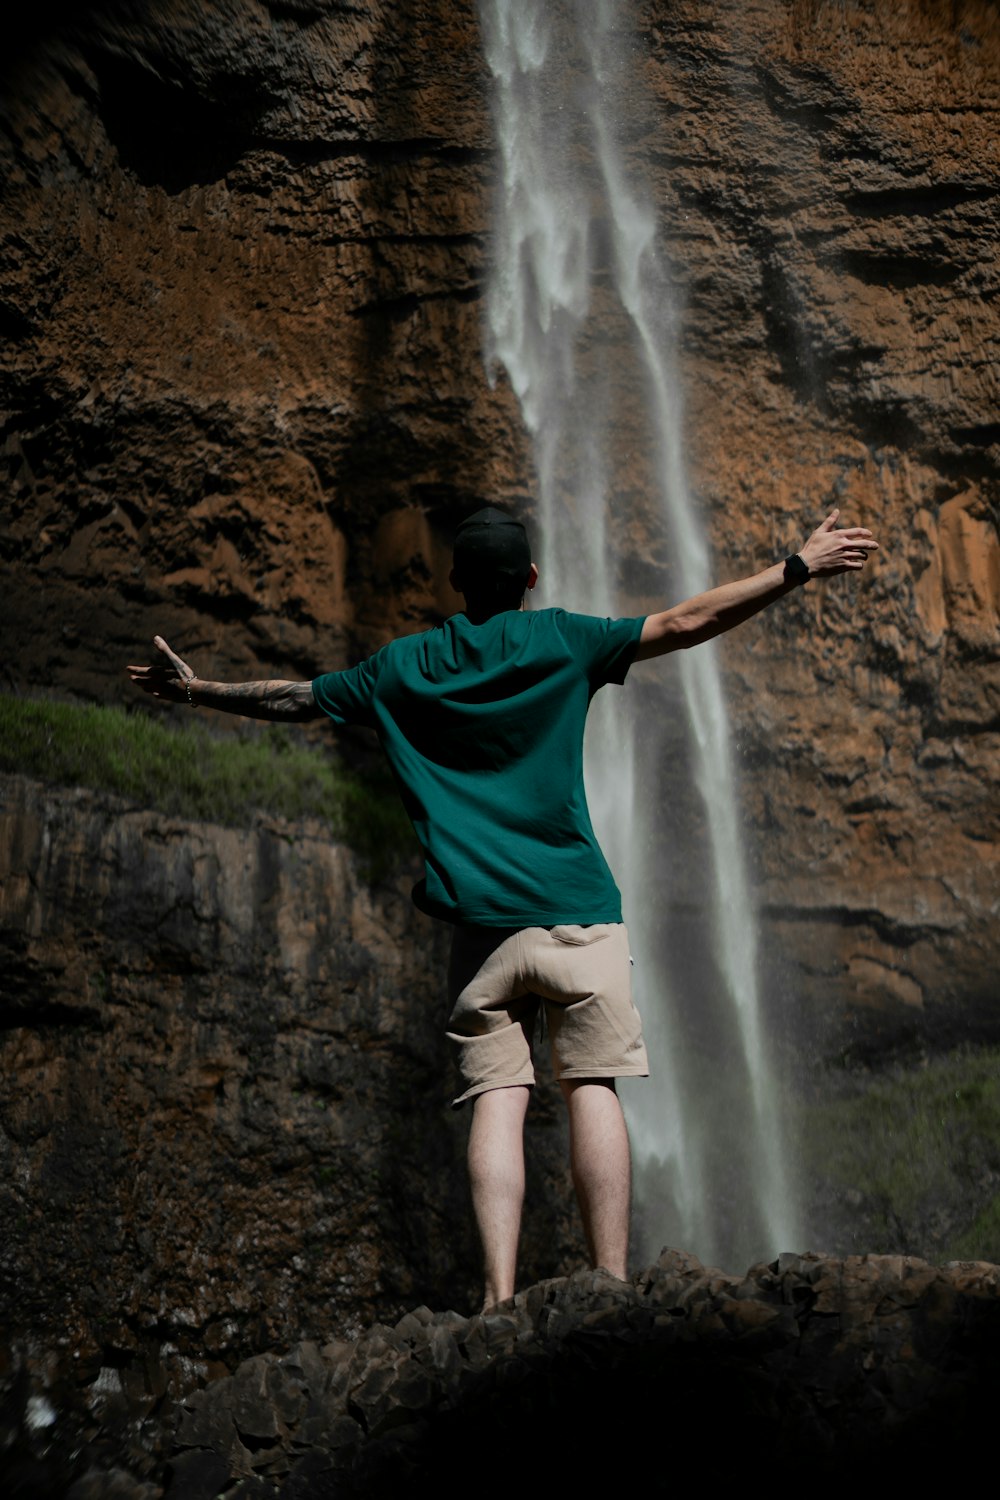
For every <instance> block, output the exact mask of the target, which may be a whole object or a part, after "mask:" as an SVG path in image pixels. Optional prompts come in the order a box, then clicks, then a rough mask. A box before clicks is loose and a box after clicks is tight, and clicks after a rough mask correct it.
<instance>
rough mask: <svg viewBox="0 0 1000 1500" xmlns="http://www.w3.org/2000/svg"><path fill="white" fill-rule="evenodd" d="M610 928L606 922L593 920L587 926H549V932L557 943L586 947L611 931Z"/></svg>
mask: <svg viewBox="0 0 1000 1500" xmlns="http://www.w3.org/2000/svg"><path fill="white" fill-rule="evenodd" d="M611 931H612V928H611V926H610V925H609V923H607V922H593V923H591V925H590V926H589V927H578V926H574V925H573V924H569V925H566V926H562V927H550V928H549V932H550V933H551V934H552V936H553V937H554V938H555V940H556V942H557V943H570V944H572V946H573V947H574V948H586V947H589V945H590V944H591V943H599V942H600V941H601V939H602V938H606V937H608V936H609V934H610V933H611Z"/></svg>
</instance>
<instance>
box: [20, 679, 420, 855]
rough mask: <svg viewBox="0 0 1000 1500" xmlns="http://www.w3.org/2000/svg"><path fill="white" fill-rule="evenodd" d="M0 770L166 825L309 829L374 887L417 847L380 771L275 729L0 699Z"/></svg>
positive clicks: (391, 784)
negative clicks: (252, 822)
mask: <svg viewBox="0 0 1000 1500" xmlns="http://www.w3.org/2000/svg"><path fill="white" fill-rule="evenodd" d="M0 770H3V771H14V772H19V773H20V774H22V775H26V776H33V777H35V778H36V779H38V780H40V781H48V782H55V783H57V784H58V785H61V786H83V787H89V788H92V789H93V790H95V791H105V792H113V793H115V794H116V795H118V796H120V797H126V798H128V800H129V801H130V802H135V803H138V804H139V805H140V806H142V807H147V808H152V809H154V810H156V811H157V812H162V813H167V814H169V815H170V816H171V817H181V818H190V819H192V820H194V821H197V822H210V823H223V824H227V825H229V826H231V827H237V828H243V827H246V825H247V822H248V821H249V819H250V817H251V815H252V814H253V812H254V811H259V812H264V813H271V814H274V815H276V816H277V817H281V818H288V819H290V820H291V821H293V822H299V821H301V820H302V819H303V818H319V819H321V820H322V821H323V822H324V823H326V824H327V825H328V826H329V827H330V829H331V831H332V832H333V834H334V835H335V836H336V837H337V838H340V839H343V841H344V842H345V843H347V844H349V845H350V846H351V848H352V849H354V850H355V851H356V853H358V854H359V855H360V856H361V859H362V862H363V864H364V866H365V870H366V873H367V874H368V876H369V878H377V877H379V876H381V875H384V874H385V873H386V872H387V871H388V870H390V869H391V868H392V867H393V866H394V865H395V864H397V863H398V861H399V858H400V856H401V855H402V856H407V855H410V854H412V853H415V852H416V848H417V844H416V839H415V837H414V834H413V830H412V828H411V827H410V823H409V820H408V819H407V817H406V814H405V813H404V812H403V808H402V805H401V804H400V801H399V795H398V793H397V791H396V788H395V784H394V782H393V780H392V777H391V775H390V774H389V771H388V769H387V768H384V767H379V769H378V770H377V771H373V772H372V773H371V774H370V775H366V776H363V777H362V776H361V775H359V774H358V773H357V772H355V771H353V770H351V769H349V768H348V767H346V766H344V765H342V764H340V763H339V762H337V761H336V760H335V759H333V758H332V757H331V756H330V755H329V754H326V753H324V751H322V750H318V749H316V748H314V747H313V746H311V745H309V744H306V743H305V742H304V741H303V740H302V739H300V738H298V737H297V736H296V734H295V733H294V732H293V731H292V730H291V729H289V728H288V727H287V726H285V725H269V726H268V728H267V730H266V732H265V733H262V734H254V735H252V736H247V737H243V736H240V735H235V734H233V735H225V736H217V735H213V734H211V733H210V732H209V730H208V729H207V728H205V726H204V725H202V724H198V723H193V724H189V725H185V727H184V728H175V727H173V726H172V725H168V724H165V723H163V722H161V721H159V720H157V719H155V718H152V717H151V716H149V715H148V714H143V713H126V712H125V711H124V710H123V709H120V708H106V707H103V706H100V705H98V704H75V703H50V702H48V701H45V700H42V699H29V698H13V697H3V696H0Z"/></svg>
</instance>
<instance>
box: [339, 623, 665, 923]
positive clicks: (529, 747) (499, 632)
mask: <svg viewBox="0 0 1000 1500" xmlns="http://www.w3.org/2000/svg"><path fill="white" fill-rule="evenodd" d="M643 618H644V617H639V618H635V619H622V620H607V619H599V618H596V617H594V616H591V615H575V614H568V613H567V612H566V611H565V610H562V609H545V610H538V611H535V610H531V611H524V610H507V611H505V612H504V613H502V614H498V615H494V616H493V617H492V618H491V619H489V620H486V621H485V622H484V623H482V624H480V625H474V624H473V623H472V622H471V621H470V620H469V619H468V617H467V616H466V615H464V614H459V615H453V616H452V618H451V619H450V620H447V621H446V622H445V623H444V624H443V625H441V626H438V627H437V628H436V629H434V630H428V631H424V632H423V633H422V634H420V635H412V636H402V637H401V638H400V639H399V640H395V641H391V642H390V643H389V645H388V646H384V647H383V648H382V650H381V651H377V652H376V653H375V655H374V656H372V657H369V659H368V660H367V661H363V662H361V663H360V665H359V666H356V667H353V668H352V669H351V670H350V671H348V672H331V673H328V674H327V675H326V676H323V677H317V678H316V680H315V682H314V683H313V685H312V687H313V694H314V696H315V699H316V702H317V704H318V705H319V707H320V708H321V709H322V710H323V711H324V713H326V714H328V715H329V716H330V718H331V719H332V720H333V722H334V723H335V724H365V725H368V726H369V727H370V728H372V729H374V730H375V731H376V732H377V734H378V736H379V739H380V740H381V742H382V748H383V749H384V751H385V753H386V755H387V757H388V759H389V763H390V765H391V766H392V769H393V772H394V774H395V776H396V779H397V781H398V783H399V787H400V790H401V792H402V796H403V801H404V803H405V806H406V811H407V812H408V813H409V816H410V818H411V820H412V822H413V826H414V828H415V829H416V832H417V837H418V838H419V840H420V844H421V847H422V848H423V851H424V860H425V867H426V877H425V879H424V880H423V881H421V883H420V885H419V886H417V888H416V890H415V891H414V900H415V901H416V903H417V905H418V906H419V907H421V909H422V910H424V911H426V912H429V913H430V914H431V915H432V916H435V917H442V918H444V919H445V920H446V921H450V922H464V923H470V924H473V925H476V926H482V927H553V926H556V925H558V924H560V923H566V922H579V923H588V922H620V921H621V896H620V895H619V892H618V888H617V886H616V885H615V882H614V880H613V878H612V875H611V871H610V870H609V869H608V865H607V862H606V860H605V858H604V855H603V854H602V853H601V850H600V847H599V845H598V843H597V839H596V838H595V837H594V830H593V828H592V827H591V823H590V814H589V812H588V810H587V799H586V795H585V793H584V787H583V730H584V724H585V722H586V718H587V710H588V708H589V707H590V700H591V698H593V696H594V694H595V693H596V692H597V690H598V688H600V687H603V686H604V684H605V683H608V682H616V683H622V682H624V680H625V674H626V673H627V671H628V669H629V667H630V666H631V664H632V661H633V658H634V656H635V651H636V647H637V645H638V642H639V636H640V634H641V631H642V625H643Z"/></svg>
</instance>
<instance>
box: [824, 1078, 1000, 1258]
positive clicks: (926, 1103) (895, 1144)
mask: <svg viewBox="0 0 1000 1500" xmlns="http://www.w3.org/2000/svg"><path fill="white" fill-rule="evenodd" d="M854 1087H855V1089H856V1092H852V1093H851V1094H849V1095H848V1096H847V1097H842V1098H839V1099H836V1100H834V1101H832V1102H826V1103H823V1104H821V1105H814V1106H812V1107H810V1108H808V1109H806V1111H805V1112H804V1116H803V1120H802V1127H803V1128H802V1138H801V1147H802V1155H803V1165H804V1166H805V1170H806V1173H807V1174H808V1175H809V1176H810V1177H811V1178H812V1179H813V1180H814V1181H815V1180H821V1181H825V1182H826V1183H828V1184H829V1188H830V1190H831V1191H833V1192H841V1193H843V1192H853V1193H855V1194H860V1195H861V1197H862V1199H863V1200H864V1204H865V1213H866V1216H867V1217H868V1218H869V1223H870V1227H871V1229H872V1230H873V1231H874V1234H875V1237H876V1239H877V1240H879V1241H880V1243H876V1244H871V1245H869V1246H868V1247H867V1248H870V1249H872V1250H880V1249H884V1250H899V1249H908V1248H910V1247H917V1246H920V1247H926V1248H933V1252H934V1258H935V1259H938V1260H948V1259H969V1258H973V1259H986V1260H998V1259H1000V1197H994V1198H993V1200H992V1202H987V1205H986V1206H985V1207H984V1195H986V1196H987V1198H988V1194H989V1190H990V1185H991V1184H995V1183H996V1182H997V1180H998V1176H1000V1049H998V1048H984V1049H982V1050H977V1051H971V1050H964V1049H963V1050H960V1051H958V1052H954V1053H951V1054H950V1055H948V1056H945V1057H938V1058H934V1059H931V1060H930V1061H928V1062H927V1063H926V1064H924V1065H922V1066H920V1067H916V1068H910V1069H905V1070H904V1069H897V1070H894V1071H893V1073H891V1074H889V1075H887V1076H884V1077H881V1078H876V1079H868V1080H865V1082H864V1084H863V1085H861V1084H860V1083H856V1084H855V1086H854ZM920 1253H925V1251H924V1249H921V1251H920Z"/></svg>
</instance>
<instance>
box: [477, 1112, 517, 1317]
mask: <svg viewBox="0 0 1000 1500" xmlns="http://www.w3.org/2000/svg"><path fill="white" fill-rule="evenodd" d="M529 1092H530V1091H529V1089H528V1088H527V1087H526V1086H525V1085H517V1086H515V1087H514V1088H507V1089H490V1090H489V1091H488V1092H487V1093H485V1094H477V1096H476V1099H475V1102H474V1103H473V1106H472V1128H471V1130H470V1131H469V1181H470V1183H471V1184H472V1206H473V1208H474V1210H475V1214H476V1223H477V1225H478V1226H479V1238H480V1239H481V1240H482V1244H483V1273H484V1276H485V1279H486V1290H485V1292H484V1294H483V1307H484V1309H485V1308H487V1307H492V1306H493V1305H494V1303H496V1302H506V1300H507V1298H508V1297H513V1295H514V1277H515V1273H516V1269H517V1241H518V1236H519V1234H520V1232H521V1208H522V1205H523V1203H524V1116H525V1112H526V1110H527V1108H528V1096H529Z"/></svg>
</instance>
